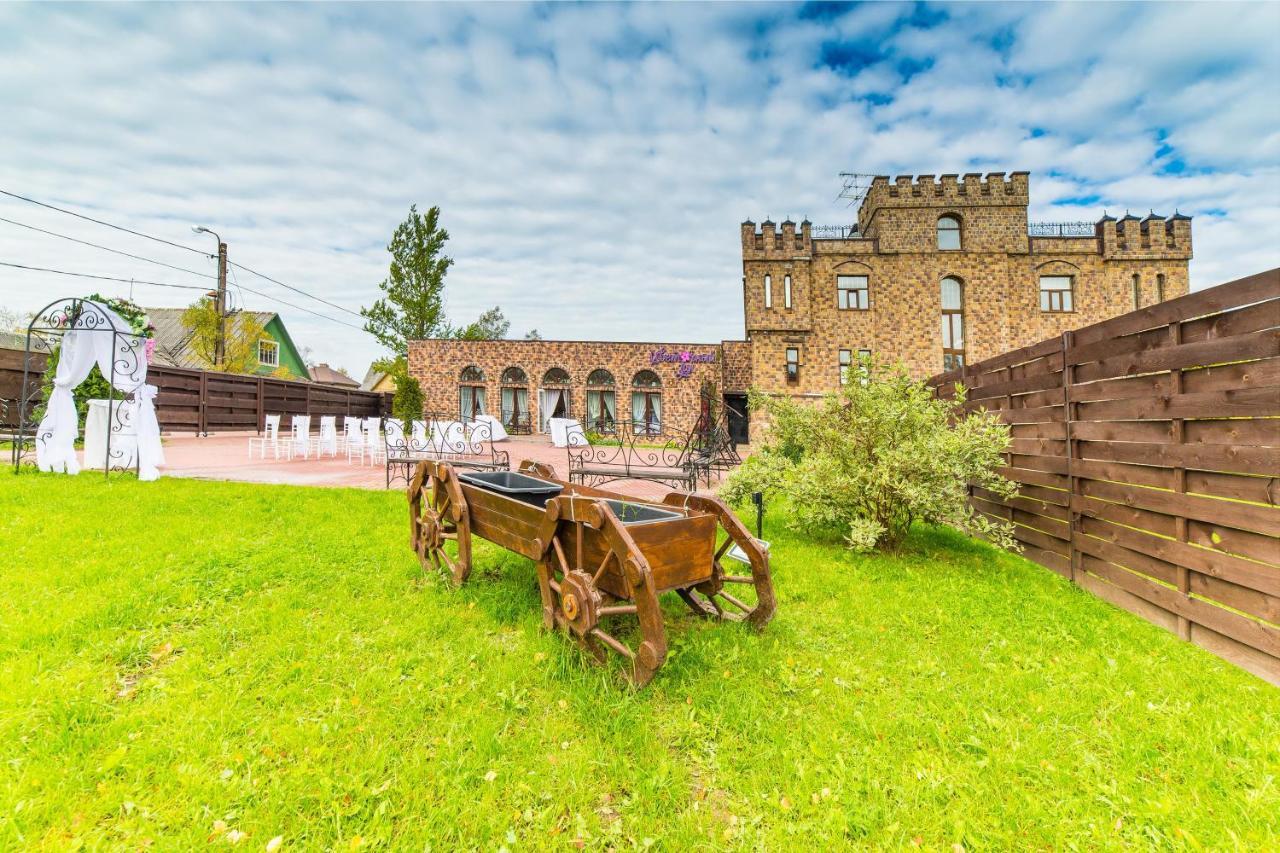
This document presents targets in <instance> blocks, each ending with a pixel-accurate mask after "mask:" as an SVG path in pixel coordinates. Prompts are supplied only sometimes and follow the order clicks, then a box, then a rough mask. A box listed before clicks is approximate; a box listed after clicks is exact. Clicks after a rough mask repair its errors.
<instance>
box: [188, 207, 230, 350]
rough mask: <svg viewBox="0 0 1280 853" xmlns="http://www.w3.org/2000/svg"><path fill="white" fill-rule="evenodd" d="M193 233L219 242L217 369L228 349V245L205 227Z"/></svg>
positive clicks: (193, 230)
mask: <svg viewBox="0 0 1280 853" xmlns="http://www.w3.org/2000/svg"><path fill="white" fill-rule="evenodd" d="M191 231H192V233H195V234H212V235H213V239H215V240H217V241H218V290H217V293H216V294H215V295H214V299H213V306H214V309H215V310H216V311H217V312H218V337H217V340H215V341H214V344H213V363H214V366H215V367H222V363H223V361H224V360H225V357H226V348H227V346H226V329H225V328H224V320H225V318H226V314H227V244H226V243H224V242H222V238H221V237H219V236H218V232H216V231H214V230H213V229H211V228H205V227H204V226H203V225H195V226H192V228H191Z"/></svg>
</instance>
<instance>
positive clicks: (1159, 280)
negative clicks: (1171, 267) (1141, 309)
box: [1156, 273, 1164, 302]
mask: <svg viewBox="0 0 1280 853" xmlns="http://www.w3.org/2000/svg"><path fill="white" fill-rule="evenodd" d="M1156 302H1164V273H1157V274H1156Z"/></svg>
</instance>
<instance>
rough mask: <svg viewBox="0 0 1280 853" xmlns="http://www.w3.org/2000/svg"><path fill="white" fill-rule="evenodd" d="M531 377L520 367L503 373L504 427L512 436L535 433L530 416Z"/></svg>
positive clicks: (508, 369) (509, 368) (511, 368)
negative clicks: (529, 386)
mask: <svg viewBox="0 0 1280 853" xmlns="http://www.w3.org/2000/svg"><path fill="white" fill-rule="evenodd" d="M528 385H529V376H528V374H526V373H525V372H524V371H523V370H521V369H520V368H518V367H508V368H507V369H506V370H504V371H502V391H501V395H502V400H501V402H502V426H503V427H505V428H506V430H507V432H509V433H511V434H512V435H528V434H529V433H531V432H533V427H532V423H531V420H530V416H529V388H528Z"/></svg>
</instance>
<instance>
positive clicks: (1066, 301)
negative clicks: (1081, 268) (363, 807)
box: [1040, 275, 1076, 314]
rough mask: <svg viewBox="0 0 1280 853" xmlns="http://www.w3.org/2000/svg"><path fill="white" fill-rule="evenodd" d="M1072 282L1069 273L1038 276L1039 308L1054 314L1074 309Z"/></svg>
mask: <svg viewBox="0 0 1280 853" xmlns="http://www.w3.org/2000/svg"><path fill="white" fill-rule="evenodd" d="M1074 283H1075V282H1074V279H1073V278H1072V277H1071V276H1069V275H1042V276H1040V310H1041V311H1049V312H1052V313H1055V314H1061V313H1065V312H1067V311H1074V310H1076V309H1075V302H1074V300H1073V299H1072V288H1073V285H1074Z"/></svg>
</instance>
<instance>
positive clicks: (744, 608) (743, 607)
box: [717, 590, 751, 613]
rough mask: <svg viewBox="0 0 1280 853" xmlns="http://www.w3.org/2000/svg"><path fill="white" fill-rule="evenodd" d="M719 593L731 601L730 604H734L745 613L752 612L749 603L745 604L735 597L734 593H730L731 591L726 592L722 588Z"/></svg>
mask: <svg viewBox="0 0 1280 853" xmlns="http://www.w3.org/2000/svg"><path fill="white" fill-rule="evenodd" d="M717 594H718V595H719V596H720V597H721V598H723V599H724V600H725V601H727V602H729V603H730V604H732V605H733V606H734V607H736V608H738V609H739V610H741V611H742V612H743V613H750V612H751V608H750V607H748V606H747V605H745V604H743V603H742V602H741V601H739V600H738V599H736V598H734V597H733V596H732V595H730V594H729V593H727V592H725V591H724V590H720V592H719V593H717Z"/></svg>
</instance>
